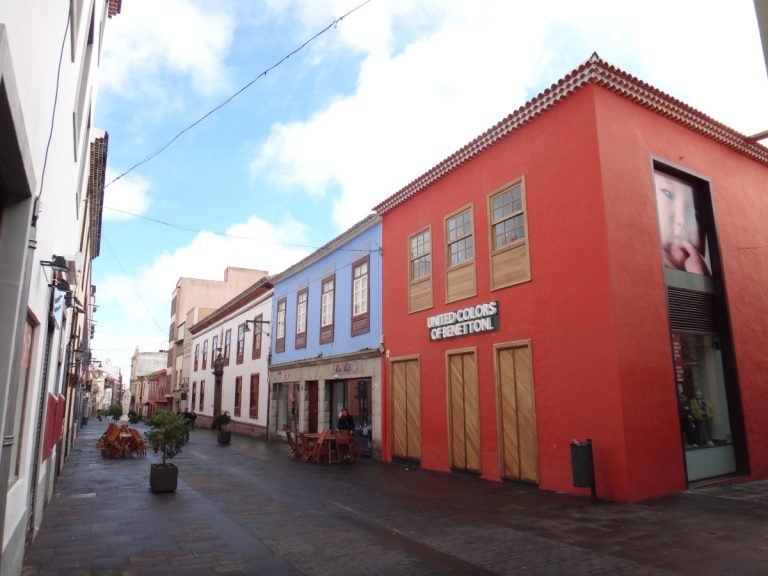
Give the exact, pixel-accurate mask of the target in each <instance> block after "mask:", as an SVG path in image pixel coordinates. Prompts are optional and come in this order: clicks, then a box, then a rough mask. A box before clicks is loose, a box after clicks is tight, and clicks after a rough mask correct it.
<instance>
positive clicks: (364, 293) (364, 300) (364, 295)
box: [352, 256, 371, 336]
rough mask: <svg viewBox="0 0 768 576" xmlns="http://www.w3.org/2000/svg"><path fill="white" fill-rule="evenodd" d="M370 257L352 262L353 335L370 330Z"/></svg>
mask: <svg viewBox="0 0 768 576" xmlns="http://www.w3.org/2000/svg"><path fill="white" fill-rule="evenodd" d="M369 266H370V257H369V256H366V257H365V258H363V259H361V260H358V261H357V262H355V263H354V264H352V336H357V335H358V334H364V333H366V332H368V330H370V327H371V325H370V314H369V306H368V301H369V296H370V286H369V282H368V277H369Z"/></svg>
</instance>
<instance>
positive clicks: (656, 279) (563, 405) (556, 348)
mask: <svg viewBox="0 0 768 576" xmlns="http://www.w3.org/2000/svg"><path fill="white" fill-rule="evenodd" d="M652 155H653V156H655V157H658V158H661V159H664V160H668V161H671V162H675V163H676V164H678V165H680V166H681V167H683V168H685V169H687V170H692V171H697V172H699V173H700V174H701V175H703V176H706V177H708V178H711V181H712V190H713V197H714V200H713V201H714V204H715V214H716V219H717V226H718V233H719V238H720V243H721V251H722V256H723V260H724V269H725V273H726V276H727V288H728V292H729V295H730V296H731V297H732V298H733V297H734V296H736V297H738V298H739V300H740V301H744V302H745V305H741V306H737V307H736V309H732V310H731V317H732V321H733V326H734V340H735V346H736V350H737V354H738V355H739V357H738V362H739V369H740V373H741V374H740V377H741V385H742V397H743V398H744V401H745V403H746V401H747V399H749V400H750V401H752V400H756V401H757V406H759V408H761V409H762V410H761V409H755V408H753V407H752V406H749V408H745V418H746V420H747V428H748V434H753V435H754V431H755V430H757V429H759V428H760V427H763V429H765V428H764V427H765V425H766V424H767V423H766V422H764V420H765V418H766V417H765V416H764V414H768V410H765V409H764V408H766V406H765V404H766V400H765V399H763V398H762V397H761V398H758V397H757V396H758V395H757V394H755V391H756V390H758V389H760V384H759V382H758V380H759V376H758V375H759V374H761V373H762V374H765V373H766V368H767V366H766V361H765V359H764V358H763V356H764V355H760V354H759V353H757V351H756V350H755V348H756V346H755V345H756V344H757V343H758V342H759V343H760V344H759V345H760V346H761V347H762V349H763V350H764V349H765V344H767V342H765V334H764V330H763V333H762V334H761V333H758V332H759V330H756V329H754V328H751V327H750V326H749V325H748V322H747V320H748V317H749V314H750V308H749V306H748V305H747V304H746V303H747V302H750V300H748V299H755V298H756V299H757V301H758V308H759V309H761V311H762V313H763V314H764V317H768V316H767V315H765V312H766V311H768V309H767V308H768V305H766V297H765V296H764V295H762V294H758V292H760V290H759V286H765V285H766V280H768V278H766V277H765V276H766V275H768V266H766V255H765V252H766V249H763V252H762V253H760V252H759V250H752V251H745V250H740V249H739V246H747V245H749V244H755V243H756V239H759V238H763V239H764V241H763V244H768V241H766V240H765V233H764V232H763V231H762V229H761V228H760V226H759V218H758V217H757V216H756V213H757V212H756V211H755V210H754V209H757V208H763V210H762V212H761V213H762V214H766V213H768V211H766V210H765V209H764V208H766V206H765V203H764V201H763V200H762V198H760V197H759V194H758V193H757V192H756V191H757V190H760V189H761V188H760V184H761V183H762V189H763V190H765V189H766V185H765V184H766V172H768V170H766V168H765V167H764V166H762V165H759V164H758V163H756V162H752V161H750V160H749V159H747V158H745V157H743V156H741V155H739V154H736V153H734V152H730V151H729V150H727V149H726V148H724V147H722V146H720V145H717V144H715V143H713V142H711V141H710V140H708V139H706V138H704V137H702V136H699V135H696V134H694V133H692V132H691V131H690V130H686V129H684V128H683V127H681V126H679V125H678V124H676V123H674V122H672V121H670V120H667V119H664V118H662V117H661V116H659V115H657V114H655V113H653V112H650V111H648V110H646V109H644V108H641V107H640V106H637V105H635V104H632V103H630V102H628V101H626V100H625V99H623V98H621V97H619V96H617V95H615V94H613V93H611V92H608V91H606V90H604V89H601V88H598V87H595V86H589V87H586V88H584V89H582V90H580V91H579V92H577V93H576V94H574V95H572V96H571V97H569V98H568V99H566V100H564V101H563V102H561V103H560V104H558V105H556V106H555V107H553V108H551V109H550V110H548V111H547V112H545V113H544V114H542V115H541V116H539V117H538V118H537V119H536V120H534V121H533V122H531V123H530V124H528V125H526V126H524V127H523V128H521V129H519V130H517V131H516V132H514V133H513V134H511V135H510V136H507V137H506V138H505V139H504V140H502V141H500V142H498V143H497V144H495V145H494V146H493V147H492V148H490V149H488V150H486V151H485V152H483V153H482V154H481V155H480V156H478V157H476V158H474V159H472V160H470V161H469V162H466V163H465V164H463V165H462V166H460V167H459V168H457V169H455V170H454V171H453V172H451V173H450V174H449V175H448V176H446V177H443V178H442V179H441V180H439V181H437V182H436V183H434V184H433V185H431V186H430V187H429V188H428V189H425V190H423V191H421V192H420V193H418V194H417V195H415V196H414V197H412V198H411V199H409V200H408V201H407V202H405V203H404V204H401V205H400V206H398V207H397V208H395V209H393V210H391V211H389V212H387V213H385V214H384V218H383V240H384V258H383V266H384V270H383V282H384V290H383V307H384V308H383V309H384V310H386V311H387V313H386V314H385V315H384V318H383V329H384V334H385V346H386V348H387V349H388V350H389V354H390V361H391V360H393V359H396V358H397V357H404V356H411V355H416V354H417V355H419V358H420V362H421V365H420V366H421V386H422V387H421V407H422V461H421V463H422V466H423V467H425V468H430V469H436V470H442V471H448V469H449V447H448V439H447V434H448V422H447V407H446V378H445V353H446V351H447V350H454V349H460V348H465V347H473V346H476V347H477V360H478V381H479V394H480V426H481V452H482V476H483V477H484V478H486V479H491V480H498V479H499V452H498V441H497V419H496V398H495V394H496V392H495V381H494V371H493V350H492V345H493V344H494V343H499V342H513V341H517V340H526V339H530V341H531V351H532V357H533V377H534V389H535V399H536V416H537V434H538V447H539V457H540V461H539V469H540V486H541V487H542V488H544V489H549V490H562V491H576V492H580V491H582V490H581V489H574V488H573V487H572V479H571V469H570V455H569V446H570V442H571V440H572V439H584V438H588V437H589V438H592V440H593V446H594V455H595V467H596V483H597V488H598V493H599V495H600V496H601V497H605V498H612V499H619V500H636V499H641V498H647V497H650V496H653V495H657V494H662V493H665V492H670V491H676V490H680V489H683V488H684V487H685V472H684V461H683V452H682V446H681V441H680V433H679V424H678V414H677V404H676V396H675V387H674V375H673V371H672V357H671V347H670V337H669V328H668V321H667V312H666V299H665V286H664V277H663V273H662V266H661V259H660V247H659V241H658V226H657V218H656V208H655V196H654V193H653V184H652V170H651V156H652ZM725 159H727V166H725V164H726V162H725V161H724V160H725ZM715 170H717V173H714V171H715ZM520 176H524V177H525V188H526V203H527V219H528V233H529V243H530V244H529V245H530V258H531V278H532V280H531V281H530V282H527V283H524V284H521V285H518V286H514V287H510V288H504V289H501V290H498V291H495V292H490V290H489V267H488V266H489V258H488V223H487V209H486V202H487V200H486V198H487V194H488V193H490V192H492V191H494V190H497V189H498V188H499V187H500V186H502V185H503V184H505V183H507V182H509V181H511V180H513V179H515V178H518V177H520ZM745 186H746V187H749V188H750V190H752V191H753V192H750V193H749V195H748V198H742V199H740V201H739V202H738V203H736V202H730V201H729V197H731V196H734V195H739V194H740V189H741V188H742V187H745ZM470 200H471V201H472V202H473V205H474V227H475V228H474V230H475V236H474V239H475V254H476V257H475V264H476V275H477V288H478V289H477V296H476V297H473V298H468V299H465V300H462V301H459V302H453V303H451V304H448V305H446V304H445V303H444V302H445V281H444V279H445V276H444V271H445V262H444V248H443V246H444V239H443V234H444V233H443V219H444V217H445V215H447V214H449V213H451V212H452V211H454V210H456V209H458V208H460V207H462V206H464V205H466V204H467V202H468V201H470ZM742 200H744V201H745V202H746V204H743V203H742ZM734 204H740V205H741V208H739V207H737V206H735V205H734ZM723 205H725V206H726V207H725V209H721V206H723ZM747 205H751V206H752V207H753V212H752V213H751V214H750V215H748V216H747V217H746V220H747V222H746V223H745V225H742V224H741V222H742V220H743V219H744V218H742V216H741V210H743V209H744V208H746V207H747ZM426 225H430V226H431V227H432V243H433V249H432V250H433V251H432V255H433V278H432V282H433V294H434V307H433V308H431V309H429V310H426V311H422V312H418V313H415V314H410V315H409V314H408V313H407V286H408V260H407V239H408V236H409V235H410V234H412V233H414V232H416V231H418V230H420V229H422V228H424V227H425V226H426ZM744 267H747V268H749V270H742V268H744ZM732 274H733V277H732ZM489 300H499V302H500V304H499V308H500V320H501V322H500V323H501V328H500V330H499V331H498V332H492V333H486V334H482V335H473V336H467V337H462V338H456V339H452V340H446V341H441V342H429V339H428V332H427V328H426V318H427V317H428V316H432V315H435V314H439V313H441V312H447V311H450V310H455V309H458V308H461V307H464V306H467V305H470V304H476V303H481V302H486V301H489ZM732 308H733V307H732ZM753 343H754V344H753ZM385 368H386V370H387V371H386V374H389V369H388V368H389V367H388V366H387V367H385ZM745 369H748V370H749V371H750V372H751V371H752V370H755V371H756V372H755V373H754V374H751V373H750V374H749V375H747V374H745ZM389 397H390V396H389V382H388V381H386V379H385V388H384V390H383V398H384V414H383V421H384V430H383V433H384V439H385V442H384V454H385V457H389V456H390V455H391V448H390V443H389V439H390V433H391V428H390V424H391V422H390V417H391V416H390V412H389V406H388V399H389ZM758 412H759V414H758ZM753 437H755V438H756V437H757V436H756V435H754V436H753ZM750 456H751V459H752V460H751V462H752V466H753V471H755V472H757V471H758V470H763V471H765V466H766V464H765V462H766V458H765V448H762V447H756V446H753V445H752V444H750Z"/></svg>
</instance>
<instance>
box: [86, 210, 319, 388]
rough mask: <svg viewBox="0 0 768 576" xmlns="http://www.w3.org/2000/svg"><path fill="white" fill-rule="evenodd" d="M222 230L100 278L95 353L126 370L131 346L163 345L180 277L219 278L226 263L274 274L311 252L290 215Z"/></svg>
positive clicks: (144, 348)
mask: <svg viewBox="0 0 768 576" xmlns="http://www.w3.org/2000/svg"><path fill="white" fill-rule="evenodd" d="M226 234H227V235H228V236H227V237H222V236H215V235H213V234H210V233H199V234H197V235H196V236H195V237H194V239H193V240H192V242H190V243H189V244H187V245H186V246H182V247H181V248H178V249H177V250H175V251H173V252H163V253H162V254H160V255H159V256H158V257H157V258H155V260H154V261H153V262H152V263H151V264H150V265H149V266H146V267H144V268H141V269H139V270H138V271H137V273H136V274H135V275H134V276H125V275H119V276H117V275H116V276H108V277H106V278H105V279H103V280H101V281H99V285H98V290H97V302H98V306H99V310H98V312H97V313H96V320H97V322H98V324H97V329H96V338H95V341H94V344H93V349H94V350H95V354H96V355H97V356H98V357H99V358H100V359H105V358H111V359H112V360H113V363H114V364H116V365H119V366H120V367H121V368H122V369H123V374H127V373H129V372H130V357H131V354H132V353H133V350H134V348H135V347H136V346H139V348H140V349H141V350H142V351H152V350H156V349H158V348H157V344H158V343H162V345H161V348H165V347H166V346H167V340H166V339H167V334H168V319H169V314H170V305H171V304H170V303H171V294H172V292H173V289H174V287H175V286H176V282H177V281H178V280H179V278H182V277H191V278H206V279H211V280H223V279H224V270H225V268H226V267H227V266H232V267H241V268H253V269H257V270H266V271H267V272H268V273H270V274H276V273H278V272H281V271H282V270H284V269H285V268H286V267H288V266H290V265H292V264H293V263H295V262H297V261H298V260H300V259H301V258H303V257H304V256H306V255H307V254H308V253H309V252H310V251H311V249H309V248H307V247H306V246H302V245H301V243H302V242H304V243H306V240H305V239H306V236H307V230H306V228H305V227H304V225H302V224H300V223H298V222H296V221H295V220H294V219H292V218H290V217H287V218H286V219H285V220H284V221H282V222H278V223H274V224H271V223H268V222H265V221H263V220H260V219H259V218H256V217H251V218H249V219H248V220H247V221H246V222H244V223H240V224H235V225H233V226H231V227H230V228H229V229H227V230H226Z"/></svg>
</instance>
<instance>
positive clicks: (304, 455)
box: [296, 432, 315, 462]
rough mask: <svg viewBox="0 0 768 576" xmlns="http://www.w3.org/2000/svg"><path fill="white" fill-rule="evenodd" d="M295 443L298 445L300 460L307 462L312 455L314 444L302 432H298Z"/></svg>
mask: <svg viewBox="0 0 768 576" xmlns="http://www.w3.org/2000/svg"><path fill="white" fill-rule="evenodd" d="M296 445H297V446H298V447H299V454H300V456H301V461H302V462H307V461H309V460H310V459H311V458H313V457H314V455H315V453H314V449H315V445H314V444H312V442H310V441H309V439H308V438H307V437H306V436H305V435H304V433H303V432H299V436H298V442H297V443H296Z"/></svg>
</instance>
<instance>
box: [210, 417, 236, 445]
mask: <svg viewBox="0 0 768 576" xmlns="http://www.w3.org/2000/svg"><path fill="white" fill-rule="evenodd" d="M231 421H232V417H231V416H230V415H229V412H227V411H226V410H225V411H224V412H222V413H221V414H216V416H214V417H213V426H214V427H215V428H216V439H217V440H218V441H219V444H229V443H230V442H231V441H232V432H230V431H229V428H228V426H229V423H230V422H231Z"/></svg>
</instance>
